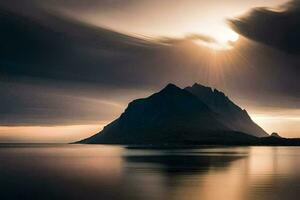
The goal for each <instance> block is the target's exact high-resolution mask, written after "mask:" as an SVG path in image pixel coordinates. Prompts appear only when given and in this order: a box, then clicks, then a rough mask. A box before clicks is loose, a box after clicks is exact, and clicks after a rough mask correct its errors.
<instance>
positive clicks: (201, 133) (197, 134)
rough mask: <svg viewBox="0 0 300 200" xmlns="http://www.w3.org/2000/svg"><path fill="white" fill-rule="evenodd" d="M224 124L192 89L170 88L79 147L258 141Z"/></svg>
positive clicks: (138, 103)
mask: <svg viewBox="0 0 300 200" xmlns="http://www.w3.org/2000/svg"><path fill="white" fill-rule="evenodd" d="M224 121H226V120H224V119H222V116H221V115H220V114H219V113H217V112H215V111H214V110H213V109H212V108H210V106H208V105H207V104H206V103H205V102H204V101H202V100H201V99H200V98H198V97H197V96H195V95H194V94H192V93H191V92H189V91H188V89H181V88H179V87H177V86H175V85H173V84H169V85H167V86H166V87H165V88H164V89H162V90H161V91H159V92H158V93H155V94H153V95H151V96H149V97H147V98H143V99H137V100H134V101H132V102H131V103H129V105H128V107H127V108H126V110H125V111H124V113H123V114H122V115H121V116H120V117H119V118H118V119H116V120H115V121H113V122H112V123H110V124H109V125H107V126H106V127H105V128H104V129H103V130H102V131H101V132H99V133H98V134H96V135H94V136H92V137H90V138H87V139H84V140H82V141H79V143H106V144H216V143H217V144H232V143H240V142H242V141H248V142H249V141H252V140H255V139H256V137H253V136H250V135H247V134H245V133H242V132H241V131H235V130H232V129H231V128H230V127H228V125H227V124H225V123H224Z"/></svg>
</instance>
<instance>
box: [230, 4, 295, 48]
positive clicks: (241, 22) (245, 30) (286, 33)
mask: <svg viewBox="0 0 300 200" xmlns="http://www.w3.org/2000/svg"><path fill="white" fill-rule="evenodd" d="M229 24H230V25H231V27H233V29H234V30H235V31H237V32H238V33H240V34H242V35H244V36H245V37H248V38H250V39H252V40H255V41H258V42H261V43H263V44H267V45H270V46H272V47H274V48H278V49H280V50H283V51H285V52H287V53H291V54H299V53H300V1H299V0H294V1H292V2H290V3H288V4H286V5H284V6H282V7H281V8H280V10H274V9H270V8H255V9H253V10H252V11H251V12H250V13H248V14H247V15H245V16H243V17H240V18H236V19H231V20H229Z"/></svg>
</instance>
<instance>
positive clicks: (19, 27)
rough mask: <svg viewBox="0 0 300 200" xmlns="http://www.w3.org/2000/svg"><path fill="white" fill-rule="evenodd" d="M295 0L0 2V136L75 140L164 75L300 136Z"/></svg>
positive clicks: (299, 6) (299, 31) (299, 20)
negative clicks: (208, 90)
mask: <svg viewBox="0 0 300 200" xmlns="http://www.w3.org/2000/svg"><path fill="white" fill-rule="evenodd" d="M299 2H300V1H298V0H293V1H286V0H252V1H239V0H224V1H221V2H220V1H218V0H210V1H201V0H177V1H176V2H175V1H171V0H165V1H159V0H86V1H80V0H64V1H59V0H47V1H39V0H23V1H22V2H20V1H17V0H11V1H3V2H0V27H1V28H0V43H1V46H0V54H1V59H0V97H1V98H0V142H72V141H76V140H79V139H83V138H85V137H87V136H90V135H93V134H95V133H97V132H98V131H99V130H101V128H103V126H105V125H106V124H108V123H109V122H110V121H112V120H113V119H115V118H117V117H118V116H119V115H120V114H121V113H122V112H123V110H124V109H125V108H126V106H127V104H128V103H129V102H130V101H131V100H133V99H136V98H140V97H145V96H148V95H150V94H151V93H153V92H155V91H157V90H159V89H161V88H162V87H164V86H165V85H166V84H167V83H170V82H171V83H175V84H177V85H178V86H180V87H186V86H189V85H192V84H193V83H195V82H198V83H200V84H203V85H207V86H211V87H214V88H218V89H219V90H222V91H223V92H225V93H226V94H227V95H228V96H229V98H231V99H232V100H233V101H234V102H236V103H237V104H238V105H239V106H241V107H242V108H245V109H246V110H247V111H248V113H249V114H250V115H251V117H252V119H253V120H254V121H255V122H256V123H258V124H259V125H260V126H261V127H262V128H264V129H265V130H266V131H267V132H269V133H272V132H278V133H279V134H280V135H282V136H285V137H300V125H299V124H300V123H299V122H300V80H299V78H298V77H299V75H300V68H299V66H300V48H299V47H300V39H299V38H300V37H299V36H300V3H299Z"/></svg>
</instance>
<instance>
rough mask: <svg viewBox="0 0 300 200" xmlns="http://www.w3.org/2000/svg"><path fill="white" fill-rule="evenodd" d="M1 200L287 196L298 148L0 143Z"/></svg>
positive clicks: (297, 174)
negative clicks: (132, 146)
mask: <svg viewBox="0 0 300 200" xmlns="http://www.w3.org/2000/svg"><path fill="white" fill-rule="evenodd" d="M0 187H1V188H0V199H1V200H5V199H9V200H11V199H51V200H53V199H86V200H93V199H100V200H102V199H103V200H115V199H116V200H123V199H129V200H139V199H143V200H148V199H155V200H160V199H164V200H194V199H199V200H220V199H224V200H277V199H278V200H283V199H284V200H288V199H299V197H300V148H298V147H226V148H225V147H206V148H195V149H173V150H171V149H168V150H166V149H164V150H157V149H156V150H149V149H148V150H147V149H132V148H126V147H122V146H105V145H17V146H1V147H0Z"/></svg>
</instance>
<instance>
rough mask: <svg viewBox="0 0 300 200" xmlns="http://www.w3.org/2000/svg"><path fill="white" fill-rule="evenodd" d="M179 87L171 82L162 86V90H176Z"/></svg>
mask: <svg viewBox="0 0 300 200" xmlns="http://www.w3.org/2000/svg"><path fill="white" fill-rule="evenodd" d="M178 89H180V90H181V88H179V87H178V86H177V85H175V84H173V83H169V84H168V85H166V87H164V88H163V89H162V90H178Z"/></svg>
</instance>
